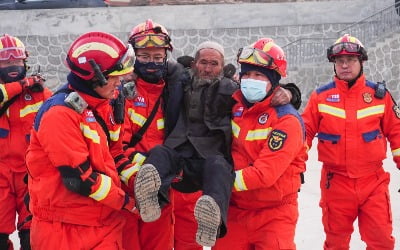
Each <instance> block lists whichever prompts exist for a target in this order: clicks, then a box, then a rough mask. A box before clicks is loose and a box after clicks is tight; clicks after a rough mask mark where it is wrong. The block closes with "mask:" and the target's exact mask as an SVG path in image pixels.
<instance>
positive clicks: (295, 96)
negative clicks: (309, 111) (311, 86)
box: [280, 82, 302, 109]
mask: <svg viewBox="0 0 400 250" xmlns="http://www.w3.org/2000/svg"><path fill="white" fill-rule="evenodd" d="M280 86H281V87H282V88H284V89H287V90H289V91H290V93H291V94H292V99H291V100H290V103H291V104H292V105H293V107H295V109H299V108H300V106H301V102H302V101H301V92H300V89H299V88H298V87H297V86H296V84H294V83H292V82H291V83H288V84H281V85H280Z"/></svg>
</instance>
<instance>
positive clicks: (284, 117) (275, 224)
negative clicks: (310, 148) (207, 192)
mask: <svg viewBox="0 0 400 250" xmlns="http://www.w3.org/2000/svg"><path fill="white" fill-rule="evenodd" d="M238 62H239V63H240V67H241V71H240V90H238V91H236V92H235V93H234V94H233V98H234V99H235V101H236V104H235V106H234V107H233V109H232V135H233V141H232V158H233V162H234V169H235V174H236V177H235V182H234V188H233V193H232V196H231V200H230V205H229V211H228V228H229V230H228V233H227V235H226V236H225V237H224V238H221V239H218V241H217V243H216V245H215V246H214V248H213V249H215V250H220V249H227V250H228V249H243V250H244V249H296V245H295V243H294V235H295V229H296V224H297V219H298V215H299V213H298V202H297V198H298V190H299V188H300V185H301V177H300V174H301V173H302V172H304V171H305V158H306V145H305V129H304V125H303V121H302V119H301V116H300V115H299V113H298V112H297V111H296V109H295V108H294V107H293V106H292V105H291V104H285V105H280V106H275V107H274V106H273V105H272V104H271V100H272V95H273V93H274V92H276V91H277V90H278V89H279V88H280V87H279V81H280V79H281V77H285V76H286V65H287V62H286V59H285V55H284V52H283V50H282V49H281V48H280V47H279V46H278V45H277V44H275V43H274V41H273V40H272V39H270V38H261V39H259V40H257V41H256V42H255V43H253V44H251V45H249V46H246V47H244V48H241V49H240V50H239V53H238Z"/></svg>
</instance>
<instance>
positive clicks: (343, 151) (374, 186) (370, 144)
mask: <svg viewBox="0 0 400 250" xmlns="http://www.w3.org/2000/svg"><path fill="white" fill-rule="evenodd" d="M327 57H328V60H329V62H332V63H333V69H334V71H335V76H334V78H333V81H332V82H330V83H328V84H326V85H323V86H321V87H319V88H317V89H316V90H315V91H314V92H313V93H312V94H311V97H310V99H309V102H308V104H307V106H306V108H305V110H304V113H303V115H302V117H303V119H304V123H305V126H306V134H307V144H308V147H311V144H312V140H313V138H314V136H315V135H317V138H318V160H319V161H321V162H322V164H323V165H322V170H321V181H320V186H321V187H320V188H321V200H320V207H321V209H322V223H323V225H324V230H325V234H326V238H325V243H324V249H349V242H350V237H351V234H352V232H353V223H354V221H355V220H356V219H358V226H359V231H360V234H361V239H362V240H363V241H364V242H365V243H366V244H367V249H393V248H394V238H393V236H392V216H391V207H390V199H389V191H388V184H389V180H390V176H389V173H387V172H385V171H384V169H383V168H382V161H383V159H385V158H386V146H387V142H386V140H389V142H390V147H391V149H392V154H393V160H394V162H395V163H396V165H397V167H400V109H399V107H398V106H397V105H396V103H395V101H394V100H393V98H392V97H391V95H390V93H389V92H388V91H387V89H386V88H385V85H384V84H382V83H374V82H371V81H368V80H366V79H365V75H364V72H363V63H364V61H366V60H368V56H367V52H366V50H365V48H364V46H363V45H362V43H361V42H360V41H359V40H358V39H357V38H355V37H352V36H350V35H348V34H346V35H344V36H342V37H340V38H339V39H338V40H337V41H336V42H335V43H334V44H333V45H332V46H330V47H329V48H328V50H327Z"/></svg>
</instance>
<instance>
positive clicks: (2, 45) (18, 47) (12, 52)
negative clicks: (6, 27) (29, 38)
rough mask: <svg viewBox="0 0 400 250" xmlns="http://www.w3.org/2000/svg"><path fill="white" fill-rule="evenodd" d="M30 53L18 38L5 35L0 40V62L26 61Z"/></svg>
mask: <svg viewBox="0 0 400 250" xmlns="http://www.w3.org/2000/svg"><path fill="white" fill-rule="evenodd" d="M27 57H28V53H27V52H26V50H25V45H24V44H23V43H22V42H21V40H19V39H18V38H16V37H14V36H10V35H7V34H5V35H3V36H2V37H1V38H0V60H1V61H6V60H9V59H26V58H27Z"/></svg>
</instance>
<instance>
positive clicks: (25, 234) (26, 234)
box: [18, 230, 31, 250]
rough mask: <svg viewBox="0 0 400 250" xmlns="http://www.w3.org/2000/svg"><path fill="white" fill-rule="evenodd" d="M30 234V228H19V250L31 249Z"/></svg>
mask: <svg viewBox="0 0 400 250" xmlns="http://www.w3.org/2000/svg"><path fill="white" fill-rule="evenodd" d="M30 234H31V231H30V230H21V231H19V232H18V236H19V242H20V243H21V250H31V242H30Z"/></svg>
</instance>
